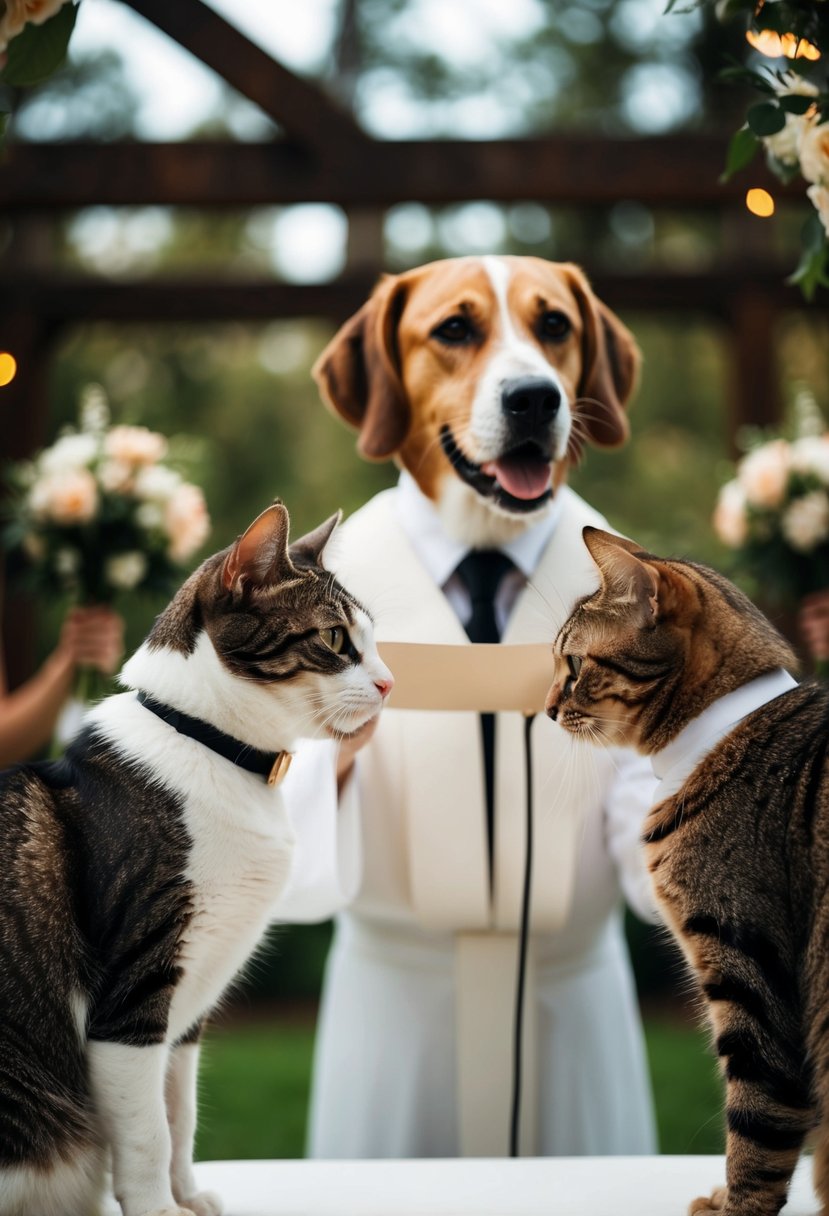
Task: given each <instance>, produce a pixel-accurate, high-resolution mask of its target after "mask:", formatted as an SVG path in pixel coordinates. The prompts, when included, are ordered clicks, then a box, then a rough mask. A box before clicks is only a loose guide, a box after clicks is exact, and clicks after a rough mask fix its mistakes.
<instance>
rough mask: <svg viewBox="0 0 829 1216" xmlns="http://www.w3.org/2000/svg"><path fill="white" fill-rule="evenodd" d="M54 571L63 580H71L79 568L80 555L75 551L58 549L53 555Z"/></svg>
mask: <svg viewBox="0 0 829 1216" xmlns="http://www.w3.org/2000/svg"><path fill="white" fill-rule="evenodd" d="M54 562H55V569H56V570H57V572H58V574H61V575H63V577H64V578H71V577H72V575H73V574H77V573H78V571H79V570H80V568H81V555H80V553H79V552H78V550H77V549H70V548H68V547H67V548H65V549H58V550H57V551H56V553H55V558H54Z"/></svg>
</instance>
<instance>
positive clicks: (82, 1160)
mask: <svg viewBox="0 0 829 1216" xmlns="http://www.w3.org/2000/svg"><path fill="white" fill-rule="evenodd" d="M335 523H336V518H335V519H332V520H329V521H328V522H327V524H325V525H323V526H322V527H321V528H319V529H317V531H316V532H314V533H311V534H310V535H309V536H308V537H306V538H304V539H303V540H302V541H299V542H297V543H296V544H294V545H293V546H291V548H290V550H289V549H288V517H287V512H286V511H285V508H284V507H282V506H281V505H277V506H274V507H271V508H269V509H268V511H266V512H264V513H263V515H261V516H260V517H259V518H258V519H257V520H256V521H254V523H253V524H252V525H251V527H250V528H249V529H248V531H247V532H246V533H245V535H244V536H243V537H242V538H240V540H239V541H238V542H237V543H236V544H235V545H233V546H231V548H230V549H229V550H225V551H224V552H222V553H219V554H216V555H215V556H214V557H212V558H209V559H208V560H207V561H206V562H205V563H204V565H203V566H202V567H201V568H200V569H199V570H198V571H197V572H196V573H195V574H194V575H193V576H192V577H191V578H190V579H189V580H188V581H187V583H185V585H184V587H183V588H182V589H181V591H180V592H179V593H178V595H177V596H176V597H175V599H174V600H173V602H172V604H171V605H170V606H169V608H168V609H167V610H166V611H165V612H164V613H162V615H161V616H160V617H159V619H158V621H157V622H156V625H155V627H154V629H153V631H152V633H151V634H150V637H149V639H148V640H147V642H145V643H144V645H143V646H142V647H141V648H140V649H139V650H138V651H137V653H136V654H135V655H134V656H133V658H132V659H131V660H130V661H129V663H127V665H126V667H125V669H124V672H123V675H122V682H123V683H124V684H126V686H127V687H128V688H130V689H132V690H143V691H145V692H147V693H149V694H150V695H151V696H152V697H153V698H154V699H156V700H157V701H160V702H164V703H166V704H167V705H169V706H172V707H173V708H174V709H176V710H178V711H180V712H181V713H184V714H188V715H190V716H195V717H198V718H200V719H201V720H202V721H206V722H208V723H209V724H210V725H212V726H213V727H215V728H217V729H218V730H219V731H221V732H223V733H224V734H225V735H230V736H232V737H233V739H234V740H237V741H238V742H239V746H240V751H242V752H244V751H245V750H246V749H248V748H254V749H260V750H263V751H266V752H269V753H271V752H277V751H280V750H290V749H292V748H293V746H294V744H295V741H296V739H297V738H298V737H300V736H303V735H305V736H308V735H320V734H326V733H328V734H332V735H334V736H335V737H336V735H337V734H338V733H340V734H348V733H350V732H352V731H354V730H357V729H359V728H360V727H361V726H362V725H363V724H364V723H366V722H367V721H368V720H369V719H370V718H371V717H372V716H373V715H374V714H376V713H377V712H378V710H379V708H380V706H381V704H382V701H383V697H384V695H385V693H386V692H387V691H388V689H389V687H390V680H391V677H390V674H389V672H388V669H387V668H386V667H385V666H384V665H383V664H382V662H381V661H380V659H379V656H378V655H377V651H376V648H375V646H374V642H373V638H372V630H371V622H370V619H369V617H368V616H367V614H366V612H365V610H364V609H363V608H362V607H361V606H360V605H359V604H358V603H357V602H356V601H355V600H354V599H353V598H352V597H351V596H350V595H349V594H348V593H347V592H346V591H345V590H344V589H343V588H342V587H341V586H340V585H339V584H338V583H337V582H336V581H335V580H334V578H333V576H332V575H330V574H329V573H328V572H327V571H326V570H325V569H324V568H323V567H322V564H321V554H322V550H323V548H324V546H325V544H326V542H327V541H328V538H329V536H330V534H331V532H332V530H333V527H334V525H335ZM292 849H293V829H292V826H291V824H290V821H289V820H288V817H287V813H286V810H285V806H284V802H283V800H282V796H281V792H280V790H279V789H278V788H271V787H269V786H268V784H267V783H266V781H265V779H264V777H263V776H262V775H260V774H259V773H253V772H248V771H246V770H245V769H244V768H241V767H239V766H238V765H237V764H234V763H232V762H231V760H229V759H226V758H225V757H224V756H223V755H219V754H217V753H216V752H215V751H212V750H210V749H208V748H207V747H205V746H204V745H203V744H202V743H201V742H198V741H197V740H196V739H194V738H190V737H186V736H185V735H182V734H180V733H179V732H178V731H177V730H176V729H175V728H174V727H173V726H171V725H170V724H169V723H168V722H167V721H164V720H162V718H161V717H159V716H157V715H156V714H155V713H153V712H150V711H149V710H148V709H147V708H145V706H144V705H142V704H141V703H140V702H139V700H138V699H137V696H136V692H135V691H129V692H125V693H121V694H119V695H117V696H113V697H110V698H108V699H106V700H105V701H103V702H102V703H101V704H100V705H99V706H97V707H96V708H95V709H94V710H93V711H92V712H91V714H90V715H89V717H88V719H87V726H86V728H85V730H84V733H83V734H82V735H81V736H80V737H79V738H78V739H77V740H76V741H75V743H73V745H72V746H71V748H70V749H69V752H68V754H67V756H66V758H65V760H64V761H62V762H60V763H46V764H30V765H23V766H20V767H18V768H16V769H13V770H10V771H9V772H7V773H5V774H2V775H0V1216H91V1213H93V1212H94V1211H96V1210H97V1202H98V1199H99V1198H100V1195H101V1189H102V1185H103V1172H104V1165H105V1160H106V1154H107V1150H110V1151H111V1157H112V1167H113V1179H114V1189H115V1194H116V1197H117V1198H118V1199H119V1201H120V1203H121V1206H122V1211H123V1213H124V1216H188V1214H190V1213H195V1214H196V1216H216V1214H217V1213H219V1212H220V1211H221V1205H220V1202H219V1200H218V1198H217V1197H216V1196H213V1195H211V1194H199V1193H198V1191H197V1187H196V1183H195V1179H194V1177H193V1171H192V1167H191V1160H192V1143H193V1134H194V1129H195V1076H196V1062H197V1053H198V1039H199V1033H200V1028H201V1025H202V1022H203V1020H204V1018H205V1016H206V1015H207V1014H208V1013H209V1012H210V1010H211V1009H212V1008H213V1007H214V1006H215V1004H216V1002H217V1001H218V1000H219V999H220V997H221V995H222V992H223V991H224V989H225V988H226V986H227V985H228V983H229V982H230V981H231V980H232V979H233V977H234V975H235V974H236V973H237V972H238V971H239V969H240V967H241V966H242V965H243V964H244V963H245V961H246V960H247V958H248V957H249V955H250V953H251V952H252V950H253V949H254V948H255V946H256V943H257V941H258V939H259V938H260V936H261V934H262V932H263V930H264V929H265V927H266V925H267V923H268V921H269V919H270V918H271V917H272V915H273V914H274V911H275V908H276V905H277V901H278V900H279V897H280V895H281V894H282V893H283V892H284V891H285V888H286V886H287V883H288V880H289V876H290V870H291V862H292Z"/></svg>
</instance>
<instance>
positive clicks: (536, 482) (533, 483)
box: [481, 453, 550, 499]
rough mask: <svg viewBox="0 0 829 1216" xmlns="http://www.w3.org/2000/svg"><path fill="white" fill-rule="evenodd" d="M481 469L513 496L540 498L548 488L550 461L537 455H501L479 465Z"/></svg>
mask: <svg viewBox="0 0 829 1216" xmlns="http://www.w3.org/2000/svg"><path fill="white" fill-rule="evenodd" d="M481 471H482V472H484V473H486V474H487V476H489V477H495V478H497V480H498V484H499V485H500V486H501V488H502V489H504V490H506V492H507V493H508V494H511V495H512V496H513V498H524V499H530V498H540V497H541V495H542V494H543V493H544V492H545V490H548V489H549V488H550V462H549V461H548V460H545V459H544V457H543V456H542V455H541V454H540V453H539V455H538V456H530V455H522V456H502V457H501V459H500V460H490V461H488V462H487V464H484V465H481Z"/></svg>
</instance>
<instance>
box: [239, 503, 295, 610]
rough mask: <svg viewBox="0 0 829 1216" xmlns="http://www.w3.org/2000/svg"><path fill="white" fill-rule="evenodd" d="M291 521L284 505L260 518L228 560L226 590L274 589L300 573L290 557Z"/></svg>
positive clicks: (267, 511) (254, 522)
mask: <svg viewBox="0 0 829 1216" xmlns="http://www.w3.org/2000/svg"><path fill="white" fill-rule="evenodd" d="M289 528H290V520H289V518H288V512H287V510H286V508H285V507H283V505H282V503H274V505H273V506H272V507H268V509H267V510H266V511H263V512H262V514H261V515H258V516H257V517H256V519H255V520H254V521H253V523H252V524H251V525H250V527H249V528H248V530H247V531H246V532H245V533H244V534H243V535H242V536H240V537H239V539H238V540H237V541H236V544H235V545H234V546H233V547H232V549H231V550H230V552H229V553H228V555H227V557H226V558H225V562H224V566H223V567H222V584H223V586H224V588H225V590H226V591H231V592H235V591H240V590H241V589H242V588H243V587H272V586H274V585H275V584H276V583H280V582H282V581H283V580H284V579H286V578H289V577H290V576H291V575H292V574H295V573H296V570H295V567H294V565H293V563H292V561H291V559H290V557H289V555H288V532H289Z"/></svg>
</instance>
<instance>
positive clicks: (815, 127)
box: [798, 122, 829, 186]
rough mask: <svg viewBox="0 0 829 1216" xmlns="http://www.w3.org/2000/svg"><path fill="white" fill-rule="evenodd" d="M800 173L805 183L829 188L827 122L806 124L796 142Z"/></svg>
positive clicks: (828, 136) (828, 130) (828, 133)
mask: <svg viewBox="0 0 829 1216" xmlns="http://www.w3.org/2000/svg"><path fill="white" fill-rule="evenodd" d="M798 155H799V157H800V172H801V173H802V174H803V176H804V177H805V178H806V181H807V182H813V183H814V184H815V185H817V186H829V122H822V123H816V122H807V123H804V124H803V126H802V127H801V130H800V140H799V142H798Z"/></svg>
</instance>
